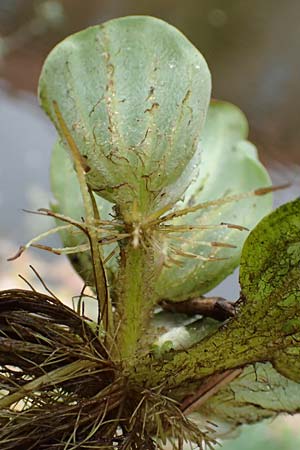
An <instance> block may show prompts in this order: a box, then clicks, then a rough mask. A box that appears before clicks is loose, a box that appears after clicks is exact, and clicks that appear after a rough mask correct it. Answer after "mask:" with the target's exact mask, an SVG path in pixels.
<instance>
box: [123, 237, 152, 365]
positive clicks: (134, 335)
mask: <svg viewBox="0 0 300 450" xmlns="http://www.w3.org/2000/svg"><path fill="white" fill-rule="evenodd" d="M154 253H155V252H154V250H153V249H152V248H151V247H143V246H138V247H136V248H135V247H134V246H133V245H132V242H131V241H129V240H128V241H127V242H126V243H125V245H124V246H123V247H122V248H121V252H120V269H119V279H118V299H117V317H118V319H119V330H118V335H117V340H116V344H117V347H116V351H117V352H118V354H119V358H120V359H122V360H123V361H126V360H128V359H130V358H131V357H134V356H136V352H137V347H138V345H139V347H140V348H142V346H140V340H141V338H142V337H143V334H144V333H145V331H146V328H147V325H148V322H149V320H150V318H151V309H152V307H153V297H154V296H153V289H154V280H155V278H156V277H155V263H154V259H155V258H154Z"/></svg>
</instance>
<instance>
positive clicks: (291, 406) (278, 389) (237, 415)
mask: <svg viewBox="0 0 300 450" xmlns="http://www.w3.org/2000/svg"><path fill="white" fill-rule="evenodd" d="M299 411H300V385H299V384H298V383H295V382H294V381H291V380H289V379H288V378H286V377H284V376H282V375H280V374H279V373H278V372H277V371H276V370H275V369H274V368H273V367H272V365H271V364H270V363H266V364H262V363H258V364H255V365H251V366H248V367H246V368H245V369H244V371H243V373H242V374H241V375H240V376H239V377H238V378H237V379H235V380H234V381H232V382H231V383H230V384H229V385H228V386H226V387H225V388H224V389H222V390H221V391H219V392H218V394H216V395H214V396H213V397H211V398H210V399H209V400H208V401H206V402H205V403H204V404H203V405H202V406H201V410H200V411H199V412H198V413H194V414H193V415H192V417H193V419H194V420H196V421H197V422H200V423H201V422H202V423H203V422H205V421H206V420H210V421H212V422H213V423H217V424H218V425H219V426H218V428H217V433H218V434H221V433H224V432H225V433H226V432H227V433H228V431H229V432H230V431H233V430H234V429H235V428H236V427H238V426H239V425H242V424H250V423H256V422H259V421H261V420H263V419H266V418H271V417H272V418H274V417H276V416H277V415H278V414H280V413H289V414H296V413H298V412H299ZM219 429H220V431H219Z"/></svg>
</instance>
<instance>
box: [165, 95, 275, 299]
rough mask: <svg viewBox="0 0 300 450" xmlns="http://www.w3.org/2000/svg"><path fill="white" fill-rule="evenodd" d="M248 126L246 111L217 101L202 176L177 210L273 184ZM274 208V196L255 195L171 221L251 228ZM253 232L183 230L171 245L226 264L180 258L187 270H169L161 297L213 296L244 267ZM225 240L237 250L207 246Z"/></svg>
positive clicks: (212, 108) (208, 128)
mask: <svg viewBox="0 0 300 450" xmlns="http://www.w3.org/2000/svg"><path fill="white" fill-rule="evenodd" d="M247 135H248V124H247V120H246V118H245V116H244V115H243V113H242V112H241V111H240V110H239V109H238V108H237V107H236V106H234V105H232V104H230V103H226V102H220V101H213V102H212V103H211V105H210V108H209V113H208V116H207V120H206V123H205V128H204V133H203V136H202V142H201V146H202V148H203V153H202V160H201V164H200V177H198V178H197V179H196V180H195V181H194V182H193V183H192V184H191V186H190V187H189V189H188V190H187V192H186V195H185V198H184V201H183V202H182V203H181V204H177V205H176V206H178V207H179V206H184V207H186V206H193V205H194V204H198V203H201V202H205V201H209V200H215V199H218V198H221V197H224V196H228V195H232V194H239V193H242V192H248V191H251V190H253V189H256V188H259V187H265V186H270V185H271V181H270V178H269V176H268V174H267V172H266V170H265V169H264V167H263V166H262V164H261V163H260V162H259V161H258V157H257V152H256V148H255V147H254V146H253V145H252V144H251V143H250V142H248V141H246V140H245V139H246V138H247ZM271 208H272V195H267V196H264V197H252V198H250V199H247V200H245V199H244V200H240V201H236V202H232V203H227V204H224V205H220V206H219V207H214V208H210V209H206V210H199V211H197V212H194V213H191V214H188V215H186V216H183V217H181V218H178V219H175V220H173V221H172V223H173V224H176V225H186V224H189V225H217V224H220V223H221V222H229V223H233V224H236V225H242V226H245V227H247V228H249V229H251V228H253V227H254V226H255V225H256V224H257V222H259V220H260V219H261V218H262V217H263V216H264V215H265V214H267V213H268V212H269V211H271ZM247 235H248V233H247V232H245V231H238V230H236V229H220V228H215V229H213V230H194V231H191V232H182V231H181V232H180V233H178V234H177V236H178V237H179V239H182V238H186V239H187V241H186V242H184V241H182V240H176V239H175V238H174V239H172V237H173V236H174V234H172V235H171V239H170V240H168V244H172V245H174V246H176V247H179V248H180V250H182V251H185V252H191V253H194V254H196V255H200V257H201V256H202V257H209V256H213V257H218V258H228V259H226V260H223V261H201V260H199V259H192V258H187V257H181V258H180V259H181V260H182V262H183V265H182V267H178V266H176V265H172V266H171V267H170V268H168V267H167V268H164V269H163V271H162V273H161V276H160V279H159V281H158V287H157V295H158V297H160V298H170V299H173V300H183V299H185V298H187V297H193V296H198V295H202V294H204V293H205V292H208V291H209V290H210V289H212V288H213V287H214V286H216V285H217V284H218V283H220V281H222V280H223V279H224V278H225V277H226V276H227V275H229V274H230V273H231V272H232V271H233V269H234V268H235V267H237V265H238V263H239V258H240V253H241V248H242V246H243V243H244V241H245V239H246V237H247ZM215 241H222V242H225V243H227V244H233V245H236V248H235V249H230V248H222V247H209V246H205V245H204V244H203V242H207V243H209V242H215Z"/></svg>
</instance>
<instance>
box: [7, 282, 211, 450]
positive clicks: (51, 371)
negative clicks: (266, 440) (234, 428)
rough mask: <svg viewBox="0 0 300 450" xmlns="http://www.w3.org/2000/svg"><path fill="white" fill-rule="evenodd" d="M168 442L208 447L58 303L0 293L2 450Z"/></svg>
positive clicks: (124, 448)
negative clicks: (134, 380)
mask: <svg viewBox="0 0 300 450" xmlns="http://www.w3.org/2000/svg"><path fill="white" fill-rule="evenodd" d="M103 340H104V339H103ZM169 437H170V438H172V445H173V448H174V449H181V448H182V445H183V442H185V441H186V442H194V443H196V444H197V445H198V446H199V447H200V448H203V446H204V445H205V444H207V445H208V446H212V445H213V443H214V441H213V440H212V439H211V438H209V437H208V435H207V434H206V432H202V431H200V430H199V429H198V427H197V426H196V425H195V424H193V423H192V422H191V421H189V420H188V419H187V418H186V417H185V416H184V414H183V413H182V411H181V410H180V407H179V405H178V404H177V403H176V402H174V401H173V400H172V399H170V398H168V397H166V396H165V395H164V393H163V391H162V390H145V389H144V388H143V387H139V386H135V385H133V386H132V385H131V384H130V381H128V379H127V377H126V375H125V374H123V372H122V367H121V364H120V363H119V364H117V363H115V362H114V361H112V360H111V359H110V355H109V353H108V351H107V350H106V348H105V346H104V345H103V343H102V337H101V336H100V337H99V335H98V334H96V331H94V330H93V327H92V326H91V325H90V324H89V323H88V322H86V321H85V320H83V318H82V317H81V316H80V315H79V314H77V313H76V312H74V311H73V310H72V309H70V308H68V307H67V306H65V305H63V304H62V303H61V302H60V301H59V300H58V299H57V298H55V297H51V296H48V295H45V294H41V293H38V292H36V291H27V290H19V289H13V290H7V291H2V292H0V448H1V449H3V450H12V449H14V450H18V449H19V450H24V449H27V450H40V449H48V450H51V449H53V450H54V449H61V450H63V449H69V450H71V449H72V450H73V449H74V450H75V449H78V448H82V449H85V448H86V449H93V448H94V449H96V448H97V449H100V448H103V449H119V450H142V449H144V450H151V449H153V450H155V449H162V448H163V447H164V445H165V443H166V441H167V440H168V439H169ZM211 448H212V447H211Z"/></svg>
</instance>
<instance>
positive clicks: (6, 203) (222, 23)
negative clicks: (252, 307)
mask: <svg viewBox="0 0 300 450" xmlns="http://www.w3.org/2000/svg"><path fill="white" fill-rule="evenodd" d="M129 14H145V15H153V16H156V17H160V18H162V19H164V20H166V21H168V22H170V23H171V24H173V25H175V26H176V27H177V28H179V29H180V30H181V31H182V32H183V33H184V34H185V35H186V36H187V37H188V38H189V39H190V40H191V41H192V42H193V43H194V44H195V46H196V47H198V49H199V50H200V51H201V52H202V53H203V55H204V56H205V58H206V60H207V62H208V64H209V66H210V69H211V72H212V76H213V96H214V97H215V98H220V99H223V100H227V101H230V102H232V103H235V104H236V105H238V106H239V107H240V108H241V109H242V110H243V111H244V112H245V113H246V115H247V117H248V119H249V123H250V130H251V131H250V139H251V140H252V141H253V142H254V143H255V144H256V145H257V146H258V149H259V152H260V156H261V159H262V160H263V162H264V163H265V164H266V165H267V167H268V169H269V171H270V173H271V176H272V178H273V181H274V183H275V184H280V183H284V182H287V181H288V182H291V183H292V186H291V188H289V189H287V190H285V191H282V192H280V193H279V194H278V195H277V197H276V203H277V204H279V203H282V202H285V201H288V200H289V199H292V198H295V197H296V196H299V192H300V172H299V166H300V151H299V141H300V119H299V117H300V114H299V103H300V102H299V99H300V82H299V73H300V58H299V53H300V52H299V50H300V48H299V47H300V27H299V22H300V2H299V0H287V1H285V2H283V1H280V0H263V1H262V0H252V1H251V2H250V1H241V0H226V2H225V1H224V0H223V1H222V0H185V1H182V0H152V1H151V2H150V1H149V0H84V1H82V0H60V1H59V0H47V1H45V0H43V1H41V0H0V157H1V160H0V161H1V162H0V210H1V221H0V258H1V259H0V288H1V289H5V288H10V287H17V286H20V287H24V284H23V282H22V281H21V280H20V279H18V277H17V275H18V273H22V274H23V275H25V276H26V278H27V279H31V278H32V275H31V274H30V270H29V269H28V265H29V264H30V263H31V264H33V265H34V266H35V267H36V268H37V269H38V270H39V272H40V274H41V275H42V277H43V278H44V279H45V280H46V281H47V283H48V284H49V285H50V286H51V287H52V288H53V287H54V288H55V289H56V290H58V291H59V293H60V295H61V296H64V295H65V296H70V294H71V295H75V294H78V292H79V291H80V289H81V284H82V283H81V281H80V280H79V279H78V277H77V276H76V275H75V274H74V273H73V271H72V269H71V268H70V267H69V265H68V263H67V262H66V260H65V259H64V258H63V257H55V256H49V255H47V254H44V253H38V252H36V251H32V252H31V251H30V252H28V253H27V254H25V255H23V256H22V258H21V259H19V260H17V261H15V262H14V263H7V262H6V258H7V257H8V256H11V255H12V254H14V253H15V252H16V250H17V248H18V246H19V245H20V244H22V243H24V242H26V241H27V240H28V239H30V238H31V237H33V236H34V235H35V234H37V233H39V232H41V231H43V230H46V229H47V228H48V227H49V226H50V223H49V222H47V220H46V219H45V218H43V217H38V216H33V215H30V214H26V213H25V212H22V209H23V208H25V209H36V208H38V207H47V206H48V205H49V199H51V194H50V189H49V176H48V170H49V162H50V154H51V148H52V145H53V143H54V141H55V131H54V129H53V127H52V125H51V124H50V122H49V121H48V120H47V119H46V117H45V116H44V114H43V113H42V111H41V110H40V108H39V106H38V104H37V100H36V88H37V82H38V77H39V73H40V70H41V66H42V63H43V60H44V59H45V56H46V55H47V53H48V52H49V51H50V49H51V48H52V47H53V46H54V45H55V44H56V43H57V42H59V41H60V40H62V39H63V38H64V37H65V36H67V35H69V34H71V33H73V32H75V31H78V30H80V29H82V28H85V27H87V26H90V25H94V24H97V23H101V22H103V21H106V20H108V19H111V18H114V17H119V16H124V15H129ZM225 176H226V174H225ZM224 289H225V292H226V296H227V297H228V298H232V299H234V298H236V297H237V294H238V285H237V282H236V276H235V278H230V279H229V280H227V281H226V282H225V284H223V285H222V286H221V288H219V290H218V291H215V292H216V293H218V294H222V295H223V296H224ZM299 425H300V422H299V419H297V418H296V419H295V418H294V419H293V420H286V419H281V420H280V421H279V422H278V421H276V422H275V423H273V424H271V425H268V426H261V425H260V426H258V427H249V428H248V429H247V430H245V431H244V432H243V433H242V435H241V437H240V438H239V439H237V440H235V441H234V442H230V443H229V442H228V443H227V444H225V448H226V450H229V449H231V450H237V449H243V450H260V449H264V450H271V449H272V450H277V449H278V450H294V449H296V448H299V444H300V438H299V437H298V436H297V434H300V431H298V426H299ZM280 430H281V431H280ZM278 445H279V446H278Z"/></svg>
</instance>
